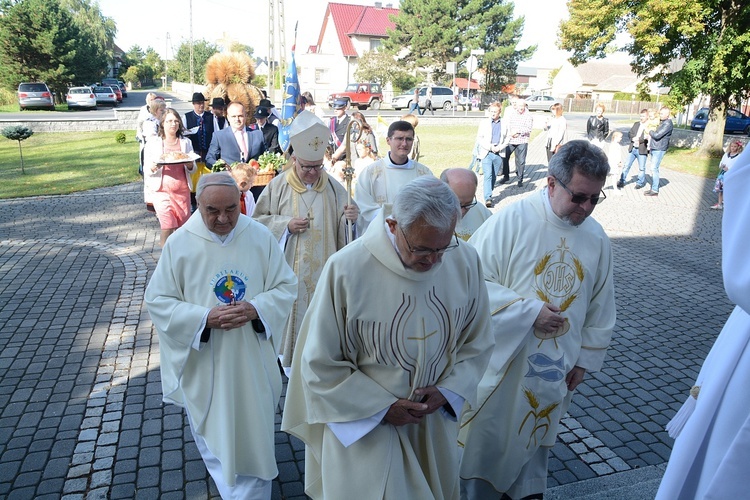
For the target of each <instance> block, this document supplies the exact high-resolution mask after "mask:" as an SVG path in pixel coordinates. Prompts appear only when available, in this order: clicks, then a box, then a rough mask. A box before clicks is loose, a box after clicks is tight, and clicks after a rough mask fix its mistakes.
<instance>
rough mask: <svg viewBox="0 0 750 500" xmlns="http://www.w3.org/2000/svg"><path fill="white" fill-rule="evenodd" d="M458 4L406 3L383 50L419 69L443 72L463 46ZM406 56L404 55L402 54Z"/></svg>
mask: <svg viewBox="0 0 750 500" xmlns="http://www.w3.org/2000/svg"><path fill="white" fill-rule="evenodd" d="M458 9H459V6H458V2H457V1H456V0H403V1H402V2H401V4H400V11H399V13H398V15H397V16H395V17H394V18H393V21H394V23H395V24H396V27H395V28H394V29H393V30H389V31H388V38H387V39H386V40H384V42H383V48H384V49H385V50H386V51H388V52H391V53H393V54H399V59H400V60H402V61H404V62H406V63H410V64H414V65H416V66H418V67H425V68H431V70H432V71H431V72H442V71H444V70H445V63H447V62H449V61H453V60H454V59H455V58H456V52H455V48H456V47H458V46H459V45H460V41H461V40H460V34H459V30H458V23H457V14H458ZM402 52H403V54H402Z"/></svg>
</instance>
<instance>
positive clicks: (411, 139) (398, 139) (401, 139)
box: [388, 136, 414, 143]
mask: <svg viewBox="0 0 750 500" xmlns="http://www.w3.org/2000/svg"><path fill="white" fill-rule="evenodd" d="M388 139H390V140H392V141H394V142H407V143H408V142H414V137H395V136H391V137H389V138H388Z"/></svg>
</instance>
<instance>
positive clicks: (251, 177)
mask: <svg viewBox="0 0 750 500" xmlns="http://www.w3.org/2000/svg"><path fill="white" fill-rule="evenodd" d="M230 173H231V174H232V178H233V179H234V182H236V183H237V187H238V188H240V210H242V213H243V214H244V215H247V216H248V217H250V216H252V215H253V210H255V198H254V197H253V194H252V193H251V192H250V188H251V187H253V184H255V176H256V175H258V171H257V170H256V169H255V168H254V167H252V166H250V165H248V164H247V163H238V164H236V165H235V166H233V167H232V170H231V172H230Z"/></svg>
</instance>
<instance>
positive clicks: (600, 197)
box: [555, 177, 607, 205]
mask: <svg viewBox="0 0 750 500" xmlns="http://www.w3.org/2000/svg"><path fill="white" fill-rule="evenodd" d="M555 180H556V181H557V182H559V183H560V185H561V186H562V187H563V189H564V190H565V191H567V192H568V194H570V201H571V202H573V203H575V204H576V205H583V204H584V203H585V202H587V201H588V202H590V203H591V204H592V205H598V204H599V203H601V202H603V201H604V200H606V199H607V195H606V194H604V191H600V192H599V194H592V195H591V196H586V195H583V194H574V193H573V191H571V190H570V189H568V186H566V185H565V183H564V182H563V181H561V180H560V179H558V178H557V177H555Z"/></svg>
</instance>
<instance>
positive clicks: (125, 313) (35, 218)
mask: <svg viewBox="0 0 750 500" xmlns="http://www.w3.org/2000/svg"><path fill="white" fill-rule="evenodd" d="M541 141H542V139H537V140H536V141H535V142H534V143H533V144H532V147H531V148H530V152H529V155H528V160H527V162H528V164H529V172H530V175H527V179H528V181H529V182H527V184H526V185H524V186H523V187H522V188H518V187H517V186H516V185H515V184H514V183H511V184H509V185H505V186H501V187H498V188H496V190H495V200H496V203H497V204H496V209H498V208H500V207H502V206H505V205H507V204H509V203H511V202H513V201H515V200H517V199H519V198H520V197H521V196H525V195H528V194H529V193H531V192H533V191H535V190H537V189H541V188H542V186H543V184H544V178H545V176H546V161H544V158H545V157H544V151H543V145H542V142H541ZM662 170H663V173H662V176H663V179H662V185H663V188H662V190H661V191H660V195H659V197H658V198H645V197H644V196H643V195H642V194H641V192H640V191H635V190H634V189H633V184H629V185H628V186H626V187H625V189H623V190H617V189H613V188H612V186H608V188H607V189H606V190H605V191H606V193H607V200H606V201H605V202H604V203H602V204H601V205H599V206H598V207H597V209H596V211H595V212H594V217H595V218H596V219H597V220H599V221H600V222H601V223H602V225H603V226H604V227H605V229H606V230H607V232H608V234H609V235H610V237H611V238H612V243H613V248H614V258H615V280H616V293H617V310H618V320H617V326H616V328H615V333H614V337H613V342H612V346H611V348H610V350H609V353H608V356H607V359H606V361H605V364H604V369H603V370H602V371H601V372H599V373H593V374H588V375H587V377H586V380H585V383H584V384H582V385H581V386H580V389H579V390H578V392H577V394H576V395H575V396H574V398H573V404H572V405H571V407H570V410H569V413H568V415H567V416H566V417H565V419H564V420H563V428H564V430H563V432H561V434H560V439H559V440H558V443H557V445H556V446H555V447H554V448H553V451H552V456H551V459H550V470H549V477H548V486H549V488H550V490H549V493H550V496H551V497H552V498H577V497H582V496H584V494H583V493H582V491H584V490H583V485H591V484H598V483H592V481H601V480H607V479H608V478H610V479H613V481H611V483H612V484H613V486H612V487H613V488H614V487H615V486H614V485H615V483H616V484H617V485H619V486H622V483H623V482H624V481H623V479H624V478H625V477H634V476H623V474H626V475H628V474H635V473H638V471H639V470H642V471H643V472H644V473H648V476H647V477H648V478H649V480H650V481H651V482H652V483H653V482H654V481H657V482H658V478H659V477H660V473H661V472H660V471H661V470H662V469H663V464H664V463H665V462H666V460H667V459H668V457H669V453H670V448H671V445H672V441H671V440H670V438H669V437H667V435H666V433H665V432H664V431H663V427H664V424H665V423H666V422H667V421H668V420H669V419H670V418H671V417H672V415H673V414H674V413H675V411H676V410H677V409H678V408H679V406H680V404H681V403H682V401H683V400H684V398H685V397H686V395H687V391H688V389H689V387H690V385H691V384H692V381H693V379H694V378H695V376H696V375H697V371H698V369H699V367H700V364H701V362H702V360H703V359H704V358H705V356H706V354H707V353H708V350H709V349H710V347H711V345H712V343H713V341H714V339H715V338H716V336H717V334H718V332H719V330H720V329H721V326H722V324H723V322H724V321H725V320H726V318H727V317H728V315H729V313H730V312H731V308H732V306H731V304H730V303H729V301H728V300H727V298H726V296H725V295H724V291H723V286H722V278H721V262H720V259H721V251H720V232H721V228H720V223H721V212H718V211H713V210H709V209H708V207H709V206H710V205H711V204H713V202H714V201H715V200H714V195H713V193H712V192H711V187H712V184H713V182H712V180H710V179H699V178H696V177H692V176H688V175H684V174H680V173H677V172H672V171H668V170H666V169H662ZM611 184H613V183H611ZM480 199H481V197H480ZM141 200H142V196H141V186H140V184H130V185H125V186H118V187H114V188H106V189H99V190H93V191H88V192H84V193H79V194H74V195H68V196H55V197H36V198H26V199H16V200H4V201H0V408H1V410H0V498H9V499H27V498H28V499H30V498H50V499H53V498H61V497H62V498H65V499H70V500H72V499H84V498H86V499H98V498H112V499H116V498H144V499H146V498H148V499H151V498H166V499H170V498H175V499H178V498H190V499H203V498H218V492H217V490H216V488H215V486H214V484H213V482H212V481H211V480H210V479H209V478H208V475H207V473H206V470H205V467H204V466H203V463H202V461H201V459H200V456H199V454H198V452H197V449H196V448H195V445H194V443H193V441H192V438H191V436H190V430H189V427H188V424H187V421H186V419H185V416H184V413H183V412H182V411H181V410H180V409H179V408H177V407H175V406H171V405H164V404H163V403H162V401H161V386H160V378H159V376H160V374H159V345H158V340H157V336H156V334H155V332H154V331H153V328H152V325H151V322H150V320H149V317H148V314H147V313H146V311H145V308H144V306H143V291H144V288H145V285H146V283H147V281H148V278H149V276H150V273H151V272H152V271H153V269H154V266H155V264H156V260H157V259H158V256H159V249H158V239H159V235H158V225H157V223H156V220H155V219H154V216H153V215H152V214H150V213H148V212H146V211H145V210H144V208H143V204H142V201H141ZM282 405H283V399H282ZM279 422H280V415H277V427H278V424H279ZM303 455H304V449H303V446H302V444H301V442H300V441H298V440H296V439H294V438H290V437H289V436H288V435H286V434H284V433H282V432H277V434H276V458H277V462H278V463H279V477H278V479H277V480H276V481H274V485H273V498H274V499H281V498H285V499H296V498H305V496H304V493H303V483H302V477H303V473H304V464H303ZM615 478H620V481H619V482H618V481H615V480H614V479H615ZM577 485H581V486H582V489H580V491H579V490H576V486H577ZM619 486H618V487H619ZM597 487H601V486H597ZM628 495H630V496H624V497H623V498H640V497H637V496H632V494H628ZM651 496H652V495H651ZM592 498H595V496H594V497H592ZM643 498H647V496H643Z"/></svg>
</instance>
